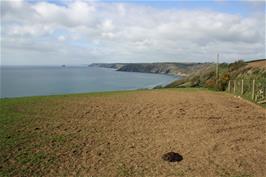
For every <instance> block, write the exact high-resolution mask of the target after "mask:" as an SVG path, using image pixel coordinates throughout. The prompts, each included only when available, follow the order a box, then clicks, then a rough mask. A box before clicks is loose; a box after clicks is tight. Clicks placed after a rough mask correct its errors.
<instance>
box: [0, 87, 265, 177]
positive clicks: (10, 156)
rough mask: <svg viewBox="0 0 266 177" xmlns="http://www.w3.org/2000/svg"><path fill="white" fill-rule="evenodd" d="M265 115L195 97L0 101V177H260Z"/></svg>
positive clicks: (219, 96)
mask: <svg viewBox="0 0 266 177" xmlns="http://www.w3.org/2000/svg"><path fill="white" fill-rule="evenodd" d="M265 114H266V111H265V109H263V108H261V107H258V106H257V105H254V104H252V103H249V102H247V101H244V100H241V99H238V98H235V97H233V96H232V95H229V94H224V93H217V92H209V91H200V90H194V91H193V90H190V91H184V90H179V91H178V90H177V89H172V90H152V91H135V92H120V93H107V94H94V95H90V94H89V95H71V96H55V97H32V98H22V99H10V100H8V99H6V100H1V118H0V126H1V130H0V131H1V132H0V133H1V135H0V140H1V142H0V143H1V145H0V150H1V151H0V176H94V177H97V176H99V177H103V176H114V177H118V176H121V177H124V176H165V177H166V176H188V177H203V176H206V177H207V176H210V177H216V176H219V177H225V176H228V177H248V176H254V177H255V176H256V177H265V176H266V170H265V169H266V168H265V164H266V156H265V153H266V149H265V147H266V146H265V143H266V142H265V131H266V129H265V125H266V118H265ZM169 151H175V152H178V153H180V154H181V155H182V156H183V158H184V159H183V160H182V161H181V162H175V163H170V162H165V161H163V160H162V158H161V156H162V155H163V154H164V153H166V152H169Z"/></svg>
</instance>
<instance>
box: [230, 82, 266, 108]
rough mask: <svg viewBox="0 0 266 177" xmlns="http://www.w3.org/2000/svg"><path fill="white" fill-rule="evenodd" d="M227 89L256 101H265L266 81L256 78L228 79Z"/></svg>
mask: <svg viewBox="0 0 266 177" xmlns="http://www.w3.org/2000/svg"><path fill="white" fill-rule="evenodd" d="M227 91H228V92H230V93H234V94H236V95H241V96H243V97H246V98H248V99H250V100H253V101H255V102H257V103H264V104H265V103H266V82H264V81H258V80H256V79H238V80H229V82H228V88H227Z"/></svg>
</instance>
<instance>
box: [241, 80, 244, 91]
mask: <svg viewBox="0 0 266 177" xmlns="http://www.w3.org/2000/svg"><path fill="white" fill-rule="evenodd" d="M243 94H244V79H242V80H241V95H243Z"/></svg>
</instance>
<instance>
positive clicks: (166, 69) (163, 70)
mask: <svg viewBox="0 0 266 177" xmlns="http://www.w3.org/2000/svg"><path fill="white" fill-rule="evenodd" d="M89 66H91V67H104V68H113V69H116V70H117V71H125V72H142V73H158V74H170V75H178V76H184V77H187V76H189V75H191V74H192V73H194V74H195V73H197V72H199V71H202V70H207V69H208V68H211V67H213V66H214V65H213V64H212V63H93V64H91V65H89Z"/></svg>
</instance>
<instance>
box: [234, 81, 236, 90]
mask: <svg viewBox="0 0 266 177" xmlns="http://www.w3.org/2000/svg"><path fill="white" fill-rule="evenodd" d="M234 93H236V80H234Z"/></svg>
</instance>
